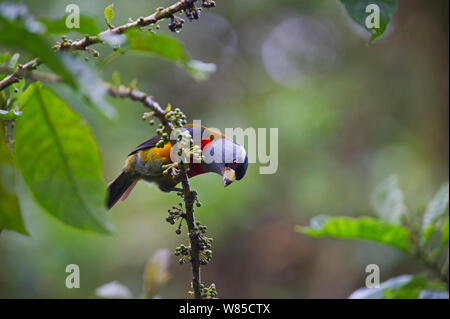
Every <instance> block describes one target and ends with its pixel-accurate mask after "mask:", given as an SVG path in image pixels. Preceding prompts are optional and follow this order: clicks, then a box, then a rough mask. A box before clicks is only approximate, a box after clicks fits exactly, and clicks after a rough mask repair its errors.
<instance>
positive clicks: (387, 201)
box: [372, 176, 406, 224]
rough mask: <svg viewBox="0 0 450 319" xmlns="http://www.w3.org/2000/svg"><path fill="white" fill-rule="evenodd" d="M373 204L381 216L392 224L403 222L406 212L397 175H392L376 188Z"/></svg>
mask: <svg viewBox="0 0 450 319" xmlns="http://www.w3.org/2000/svg"><path fill="white" fill-rule="evenodd" d="M372 206H373V208H374V210H375V212H376V213H377V215H378V216H379V217H381V218H382V219H384V220H386V221H387V222H389V223H392V224H401V221H402V216H403V215H404V214H405V213H406V206H405V204H404V202H403V192H402V191H401V189H400V187H399V185H398V181H397V177H395V176H391V177H389V178H388V179H386V180H385V181H384V182H383V183H381V184H380V185H379V186H377V187H376V188H375V191H374V192H373V194H372Z"/></svg>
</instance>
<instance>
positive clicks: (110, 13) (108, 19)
mask: <svg viewBox="0 0 450 319" xmlns="http://www.w3.org/2000/svg"><path fill="white" fill-rule="evenodd" d="M113 8H114V3H113V4H110V5H109V6H107V7H106V8H105V20H106V24H108V26H111V21H112V19H113V18H114V10H113Z"/></svg>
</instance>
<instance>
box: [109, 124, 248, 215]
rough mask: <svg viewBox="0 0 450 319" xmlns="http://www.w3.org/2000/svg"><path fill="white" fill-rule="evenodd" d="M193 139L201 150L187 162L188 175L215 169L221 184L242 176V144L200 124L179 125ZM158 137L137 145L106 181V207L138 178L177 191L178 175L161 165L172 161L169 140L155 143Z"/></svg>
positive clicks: (122, 196)
mask: <svg viewBox="0 0 450 319" xmlns="http://www.w3.org/2000/svg"><path fill="white" fill-rule="evenodd" d="M182 130H183V131H187V132H188V133H189V134H190V136H191V137H192V139H193V142H194V145H198V146H199V147H200V148H201V150H202V156H203V159H202V161H201V162H192V163H189V169H188V171H187V174H188V177H189V178H192V177H194V176H197V175H200V174H204V173H217V174H219V175H221V176H222V180H223V185H224V186H228V185H229V184H231V183H232V182H234V181H235V180H240V179H242V178H243V177H244V175H245V173H246V171H247V167H248V157H247V153H246V151H245V149H244V147H243V146H242V145H240V144H238V143H236V142H235V141H234V140H232V139H230V138H228V137H226V136H224V135H223V134H220V133H219V132H217V131H215V130H212V129H209V128H206V127H204V126H199V125H186V126H184V127H183V128H182ZM160 139H161V137H160V136H159V135H155V136H153V137H151V138H149V139H148V140H146V141H145V142H143V143H142V144H140V145H139V146H138V147H136V148H135V149H134V150H133V151H132V152H131V153H130V154H128V158H127V160H126V161H125V166H124V167H123V169H122V171H121V172H120V174H119V175H118V176H117V177H116V178H115V179H114V180H113V181H111V182H110V183H109V184H108V199H107V203H106V205H107V207H108V209H110V208H111V207H113V206H114V204H115V203H116V202H117V201H118V200H119V199H121V200H125V199H126V198H127V197H128V195H129V193H130V192H131V190H132V189H133V187H134V186H135V185H136V183H137V182H138V181H139V180H144V181H147V182H150V183H155V184H157V186H158V188H159V189H160V190H161V191H163V192H170V191H180V188H177V187H176V185H177V184H178V183H180V182H181V180H180V178H179V176H174V175H173V174H163V171H164V168H163V166H167V165H169V164H173V161H172V160H171V155H170V154H171V150H172V144H171V143H170V142H167V143H166V144H165V145H164V147H162V148H161V147H156V144H157V143H158V141H159V140H160Z"/></svg>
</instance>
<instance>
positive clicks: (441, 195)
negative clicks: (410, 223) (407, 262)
mask: <svg viewBox="0 0 450 319" xmlns="http://www.w3.org/2000/svg"><path fill="white" fill-rule="evenodd" d="M448 196H449V184H448V183H447V184H444V185H442V186H441V188H440V189H439V191H438V192H437V193H436V195H435V196H434V197H433V199H432V200H431V201H430V202H429V203H428V205H427V208H426V209H425V213H424V215H423V220H422V235H423V240H424V242H425V243H427V242H428V241H429V240H430V238H431V236H432V235H433V233H434V232H435V231H436V228H438V227H440V224H442V222H443V221H442V217H444V215H445V213H446V211H447V208H448V200H449V198H448ZM447 220H448V219H447Z"/></svg>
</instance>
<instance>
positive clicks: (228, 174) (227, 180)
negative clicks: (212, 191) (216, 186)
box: [223, 167, 236, 187]
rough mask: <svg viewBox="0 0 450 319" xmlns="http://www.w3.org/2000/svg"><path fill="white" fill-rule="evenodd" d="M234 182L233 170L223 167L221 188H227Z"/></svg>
mask: <svg viewBox="0 0 450 319" xmlns="http://www.w3.org/2000/svg"><path fill="white" fill-rule="evenodd" d="M235 180H236V173H235V172H234V169H232V168H229V167H225V170H224V171H223V186H225V187H226V186H228V185H230V184H231V183H233V182H234V181H235Z"/></svg>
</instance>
